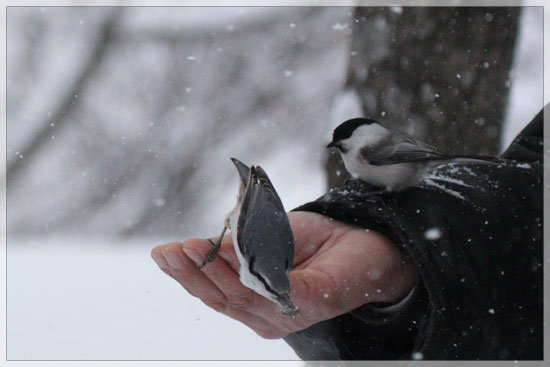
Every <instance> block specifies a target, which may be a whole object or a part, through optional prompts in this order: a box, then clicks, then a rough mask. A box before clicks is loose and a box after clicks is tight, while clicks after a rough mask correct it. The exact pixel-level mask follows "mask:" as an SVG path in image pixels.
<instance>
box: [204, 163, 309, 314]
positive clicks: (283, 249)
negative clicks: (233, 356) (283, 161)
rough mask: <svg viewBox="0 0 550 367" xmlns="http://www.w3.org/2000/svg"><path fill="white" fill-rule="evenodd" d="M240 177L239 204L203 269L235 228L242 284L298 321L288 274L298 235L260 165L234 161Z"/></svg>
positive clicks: (234, 236) (234, 240)
mask: <svg viewBox="0 0 550 367" xmlns="http://www.w3.org/2000/svg"><path fill="white" fill-rule="evenodd" d="M231 161H232V162H233V164H234V165H235V167H236V168H237V171H238V173H239V176H240V180H239V183H240V184H239V194H238V196H237V205H236V206H235V208H234V209H233V210H232V211H231V212H229V213H228V214H227V216H226V218H225V221H224V227H223V231H222V234H221V235H220V237H219V239H218V240H217V241H216V242H215V243H214V242H213V241H211V240H209V241H210V243H211V244H212V245H213V246H214V247H213V248H212V250H211V251H210V254H209V255H208V258H207V259H206V260H205V261H204V262H203V264H202V265H201V266H200V268H202V267H203V266H205V265H206V264H207V263H209V262H211V261H213V260H214V259H215V258H216V253H217V252H218V250H219V248H220V246H221V243H222V239H223V236H224V234H225V231H226V230H227V229H228V228H231V235H232V238H233V246H234V247H235V253H236V254H237V258H238V259H239V262H240V263H241V268H240V271H239V277H240V280H241V283H243V284H244V285H245V286H246V287H248V288H250V289H252V290H253V291H255V292H256V293H258V294H260V295H262V296H264V297H266V298H268V299H270V300H271V301H273V302H275V303H276V304H278V305H279V307H280V308H281V314H283V315H285V316H289V317H292V318H294V316H296V315H297V314H298V313H299V312H300V310H299V309H298V307H296V306H294V304H293V303H292V301H291V300H290V295H289V294H290V282H289V280H288V272H289V271H290V268H291V266H292V262H293V260H294V236H293V234H292V230H291V228H290V223H289V221H288V217H287V215H286V212H285V209H284V207H283V203H282V202H281V199H280V198H279V195H278V194H277V192H276V191H275V188H274V187H273V184H272V183H271V181H270V180H269V177H268V176H267V174H266V173H265V171H264V170H263V169H262V168H261V167H260V166H251V167H250V168H249V167H248V166H246V165H245V164H244V163H242V162H241V161H239V160H237V159H235V158H231Z"/></svg>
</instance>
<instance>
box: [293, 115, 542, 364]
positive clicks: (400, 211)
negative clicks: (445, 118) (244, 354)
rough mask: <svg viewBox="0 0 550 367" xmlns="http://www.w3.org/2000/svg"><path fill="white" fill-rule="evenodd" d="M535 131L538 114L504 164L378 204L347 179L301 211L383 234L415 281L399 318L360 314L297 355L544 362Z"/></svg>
mask: <svg viewBox="0 0 550 367" xmlns="http://www.w3.org/2000/svg"><path fill="white" fill-rule="evenodd" d="M542 126H543V115H542V111H541V113H539V115H537V117H535V119H534V120H533V121H532V122H531V123H530V124H529V125H528V126H527V127H526V128H525V129H524V130H523V131H522V133H521V134H520V135H519V136H518V137H517V138H516V139H515V140H514V142H513V143H512V145H511V146H510V148H509V149H508V150H507V151H506V152H505V153H504V154H503V155H502V157H501V158H502V160H501V164H498V165H491V164H460V165H459V164H448V165H444V166H440V167H438V168H437V169H435V170H434V171H432V172H431V174H430V175H428V176H427V178H426V179H425V181H424V182H423V183H422V184H421V185H419V186H417V187H412V188H409V189H407V190H404V191H401V192H389V193H383V194H380V195H369V194H368V192H369V191H371V190H372V187H370V186H368V185H367V184H365V183H363V182H362V181H359V180H349V181H348V182H346V184H344V185H343V186H342V187H339V188H337V189H334V190H332V191H330V192H329V193H327V194H326V195H324V196H322V197H321V198H319V199H318V200H316V201H314V202H310V203H307V204H305V205H303V206H301V207H299V208H297V209H296V210H303V211H312V212H316V213H321V214H324V215H327V216H329V217H332V218H334V219H337V220H340V221H343V222H346V223H352V224H356V225H359V226H362V227H364V228H370V229H373V230H376V231H379V232H381V233H383V234H384V235H386V236H387V237H388V238H390V239H391V240H393V241H394V242H395V243H396V244H397V245H398V246H400V248H402V250H403V251H406V252H407V253H408V254H409V256H410V257H411V258H412V260H413V261H414V263H415V265H416V268H417V273H418V279H417V282H416V285H415V287H414V290H413V292H412V293H411V294H410V295H409V296H408V299H406V300H404V302H402V305H400V307H398V308H397V310H393V309H392V308H391V307H390V308H387V307H380V306H384V305H365V306H363V307H361V308H359V309H357V310H354V311H353V312H350V313H347V314H344V315H341V316H339V317H336V318H334V319H331V320H327V321H323V322H320V323H318V324H315V325H313V326H311V327H309V328H308V329H305V330H302V331H299V332H296V333H292V334H290V335H288V336H287V337H285V341H286V342H287V343H288V344H289V345H290V346H291V347H292V348H293V349H294V350H295V351H296V353H297V354H298V356H299V357H301V358H302V359H307V360H332V359H348V360H352V359H354V360H357V359H361V360H375V359H390V360H395V359H438V360H444V359H464V360H474V359H542V358H543V345H542V335H543V330H542V321H543V308H542V305H543V271H542V269H543V268H542V263H543V260H542V254H543V252H542V251H543V250H542V249H543V228H542V223H543V191H542V190H543V186H542V172H543V171H542V154H543V145H542V144H543V138H542V130H543V129H542ZM360 245H361V244H358V246H360Z"/></svg>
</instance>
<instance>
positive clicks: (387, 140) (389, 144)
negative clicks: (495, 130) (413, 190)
mask: <svg viewBox="0 0 550 367" xmlns="http://www.w3.org/2000/svg"><path fill="white" fill-rule="evenodd" d="M327 148H337V149H338V150H339V151H340V154H341V156H342V160H343V161H344V165H345V166H346V169H347V171H348V172H349V173H350V174H351V175H352V177H354V178H359V179H361V180H363V181H365V182H367V183H370V184H372V185H375V186H379V187H383V188H385V190H386V191H396V190H403V189H405V188H407V187H410V186H414V185H416V184H418V183H419V182H420V181H422V179H423V178H424V176H425V175H426V173H428V172H429V171H430V170H431V169H433V168H435V167H437V166H439V165H442V164H446V163H484V164H486V163H489V164H498V161H497V159H496V158H492V157H483V156H468V155H451V154H446V153H442V152H439V151H438V150H437V149H436V148H434V147H432V146H431V145H428V144H426V143H423V142H421V141H419V140H415V139H413V138H410V137H408V136H406V135H404V134H401V133H398V132H396V131H392V130H390V129H387V128H385V127H383V126H382V125H380V124H379V123H378V122H376V121H375V120H371V119H366V118H354V119H351V120H347V121H345V122H343V123H342V124H340V125H339V126H338V127H337V128H336V129H334V132H333V135H332V141H331V142H330V143H329V144H328V145H327ZM381 191H383V190H381Z"/></svg>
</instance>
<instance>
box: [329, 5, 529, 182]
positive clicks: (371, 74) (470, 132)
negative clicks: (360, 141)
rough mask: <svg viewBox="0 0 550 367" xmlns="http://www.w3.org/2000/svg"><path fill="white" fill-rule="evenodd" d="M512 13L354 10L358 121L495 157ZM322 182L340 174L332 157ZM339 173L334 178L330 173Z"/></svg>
mask: <svg viewBox="0 0 550 367" xmlns="http://www.w3.org/2000/svg"><path fill="white" fill-rule="evenodd" d="M519 13H520V8H519V7H498V8H495V7H492V8H482V7H460V8H442V7H404V8H400V7H399V8H395V7H393V8H390V7H384V8H380V7H358V8H356V10H355V14H354V17H353V22H354V23H353V34H352V43H351V50H350V61H349V66H348V76H347V81H346V89H351V90H353V91H354V92H355V93H357V95H358V96H359V98H360V101H361V105H362V110H363V113H364V116H365V117H370V118H374V119H376V120H378V121H380V122H381V123H382V124H383V125H385V126H387V127H389V128H391V129H395V130H399V131H402V132H404V133H407V134H409V135H411V136H413V137H415V138H418V139H421V140H423V141H425V142H427V143H428V144H431V145H434V146H436V147H437V148H438V149H440V150H442V151H445V152H449V153H458V154H460V153H462V154H483V155H495V154H497V153H498V152H499V148H500V146H499V143H500V140H501V131H502V124H503V122H504V111H505V107H506V103H507V98H508V90H509V87H510V81H509V71H510V67H511V64H512V60H513V55H514V43H515V39H516V33H517V32H516V30H517V26H518V18H519ZM327 171H328V184H329V187H334V186H335V185H338V184H340V183H342V182H343V180H344V179H345V178H346V177H349V176H347V172H345V168H344V167H343V164H342V163H341V159H340V157H339V154H331V155H329V158H328V160H327ZM338 171H340V172H345V173H346V174H345V175H342V174H340V175H337V172H338Z"/></svg>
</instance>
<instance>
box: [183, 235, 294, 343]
mask: <svg viewBox="0 0 550 367" xmlns="http://www.w3.org/2000/svg"><path fill="white" fill-rule="evenodd" d="M229 245H230V244H229V243H227V244H226V246H224V247H223V248H220V252H218V255H220V254H224V253H225V254H226V256H227V254H230V253H233V255H234V251H233V247H232V246H229ZM209 251H210V248H209V247H208V246H205V244H204V242H199V241H195V242H186V243H185V244H184V246H183V252H184V253H185V254H186V255H187V256H189V258H191V259H192V260H193V261H194V262H195V264H197V265H200V264H202V263H203V261H204V259H206V258H207V257H208V253H209ZM236 262H237V263H238V260H236ZM200 271H201V272H203V273H204V274H205V275H206V276H207V277H208V279H209V280H210V281H212V283H213V284H214V285H216V286H217V287H218V289H219V290H220V291H221V292H222V293H223V294H224V296H225V300H226V304H225V308H224V310H223V313H225V314H226V315H228V316H230V317H232V318H234V319H237V320H239V321H241V322H243V323H245V324H246V325H248V326H249V327H251V328H252V329H253V330H254V331H255V332H256V333H258V334H259V335H261V336H262V337H264V338H275V337H279V338H280V337H282V336H284V335H286V334H287V333H285V332H283V330H281V329H279V328H278V327H277V326H276V325H274V324H272V323H271V322H270V321H269V320H268V318H266V317H262V315H263V314H272V313H275V312H277V309H276V306H275V304H274V303H272V302H271V301H269V300H268V299H266V298H264V297H263V296H260V295H259V294H257V293H256V292H254V291H253V290H251V289H249V288H247V287H245V286H244V285H243V284H242V283H241V281H240V279H239V274H238V273H237V272H236V271H235V269H233V268H232V267H231V266H230V265H229V264H228V263H227V262H226V261H225V260H224V259H223V258H222V257H221V256H218V257H217V258H216V259H215V260H214V261H213V262H211V263H208V264H207V265H206V266H204V267H203V268H202V269H200Z"/></svg>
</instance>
